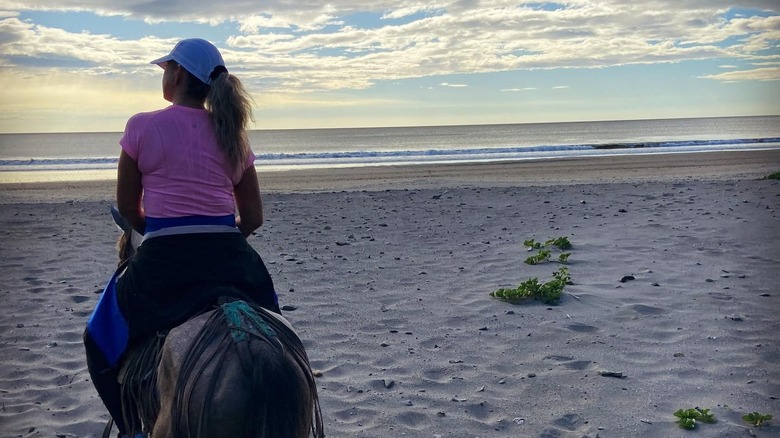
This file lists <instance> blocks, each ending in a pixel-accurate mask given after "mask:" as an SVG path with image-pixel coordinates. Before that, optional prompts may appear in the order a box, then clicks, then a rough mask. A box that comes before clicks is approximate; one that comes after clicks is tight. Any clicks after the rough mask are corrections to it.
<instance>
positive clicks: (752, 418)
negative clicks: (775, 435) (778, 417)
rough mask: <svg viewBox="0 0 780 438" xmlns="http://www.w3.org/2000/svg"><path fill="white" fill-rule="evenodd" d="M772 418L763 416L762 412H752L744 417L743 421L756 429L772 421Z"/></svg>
mask: <svg viewBox="0 0 780 438" xmlns="http://www.w3.org/2000/svg"><path fill="white" fill-rule="evenodd" d="M771 419H772V416H771V415H769V414H762V413H760V412H751V413H749V414H745V415H743V416H742V420H743V421H745V422H747V423H750V424H752V425H753V426H755V427H761V426H763V425H764V424H765V423H766V422H767V421H769V420H771Z"/></svg>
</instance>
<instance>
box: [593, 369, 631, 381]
mask: <svg viewBox="0 0 780 438" xmlns="http://www.w3.org/2000/svg"><path fill="white" fill-rule="evenodd" d="M599 374H600V375H601V376H602V377H615V378H618V379H624V378H625V377H626V376H625V375H624V374H623V373H621V372H620V371H606V370H605V371H599Z"/></svg>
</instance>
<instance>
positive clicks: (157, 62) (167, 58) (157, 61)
mask: <svg viewBox="0 0 780 438" xmlns="http://www.w3.org/2000/svg"><path fill="white" fill-rule="evenodd" d="M172 59H173V58H172V57H171V55H165V56H163V57H162V58H157V59H155V60H154V61H152V62H150V63H149V64H155V65H160V64H164V63H166V62H168V61H171V60H172Z"/></svg>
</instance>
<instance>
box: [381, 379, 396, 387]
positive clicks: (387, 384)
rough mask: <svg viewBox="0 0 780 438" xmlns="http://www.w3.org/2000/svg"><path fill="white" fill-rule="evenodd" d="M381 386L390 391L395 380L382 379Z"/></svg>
mask: <svg viewBox="0 0 780 438" xmlns="http://www.w3.org/2000/svg"><path fill="white" fill-rule="evenodd" d="M382 385H384V387H385V389H390V388H392V387H393V386H395V380H392V379H382Z"/></svg>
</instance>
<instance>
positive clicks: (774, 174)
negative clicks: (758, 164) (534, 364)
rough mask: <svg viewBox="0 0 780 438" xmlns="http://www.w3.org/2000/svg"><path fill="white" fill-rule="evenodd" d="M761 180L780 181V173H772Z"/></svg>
mask: <svg viewBox="0 0 780 438" xmlns="http://www.w3.org/2000/svg"><path fill="white" fill-rule="evenodd" d="M761 179H780V172H775V173H770V174H769V175H767V176H765V177H763V178H761Z"/></svg>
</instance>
